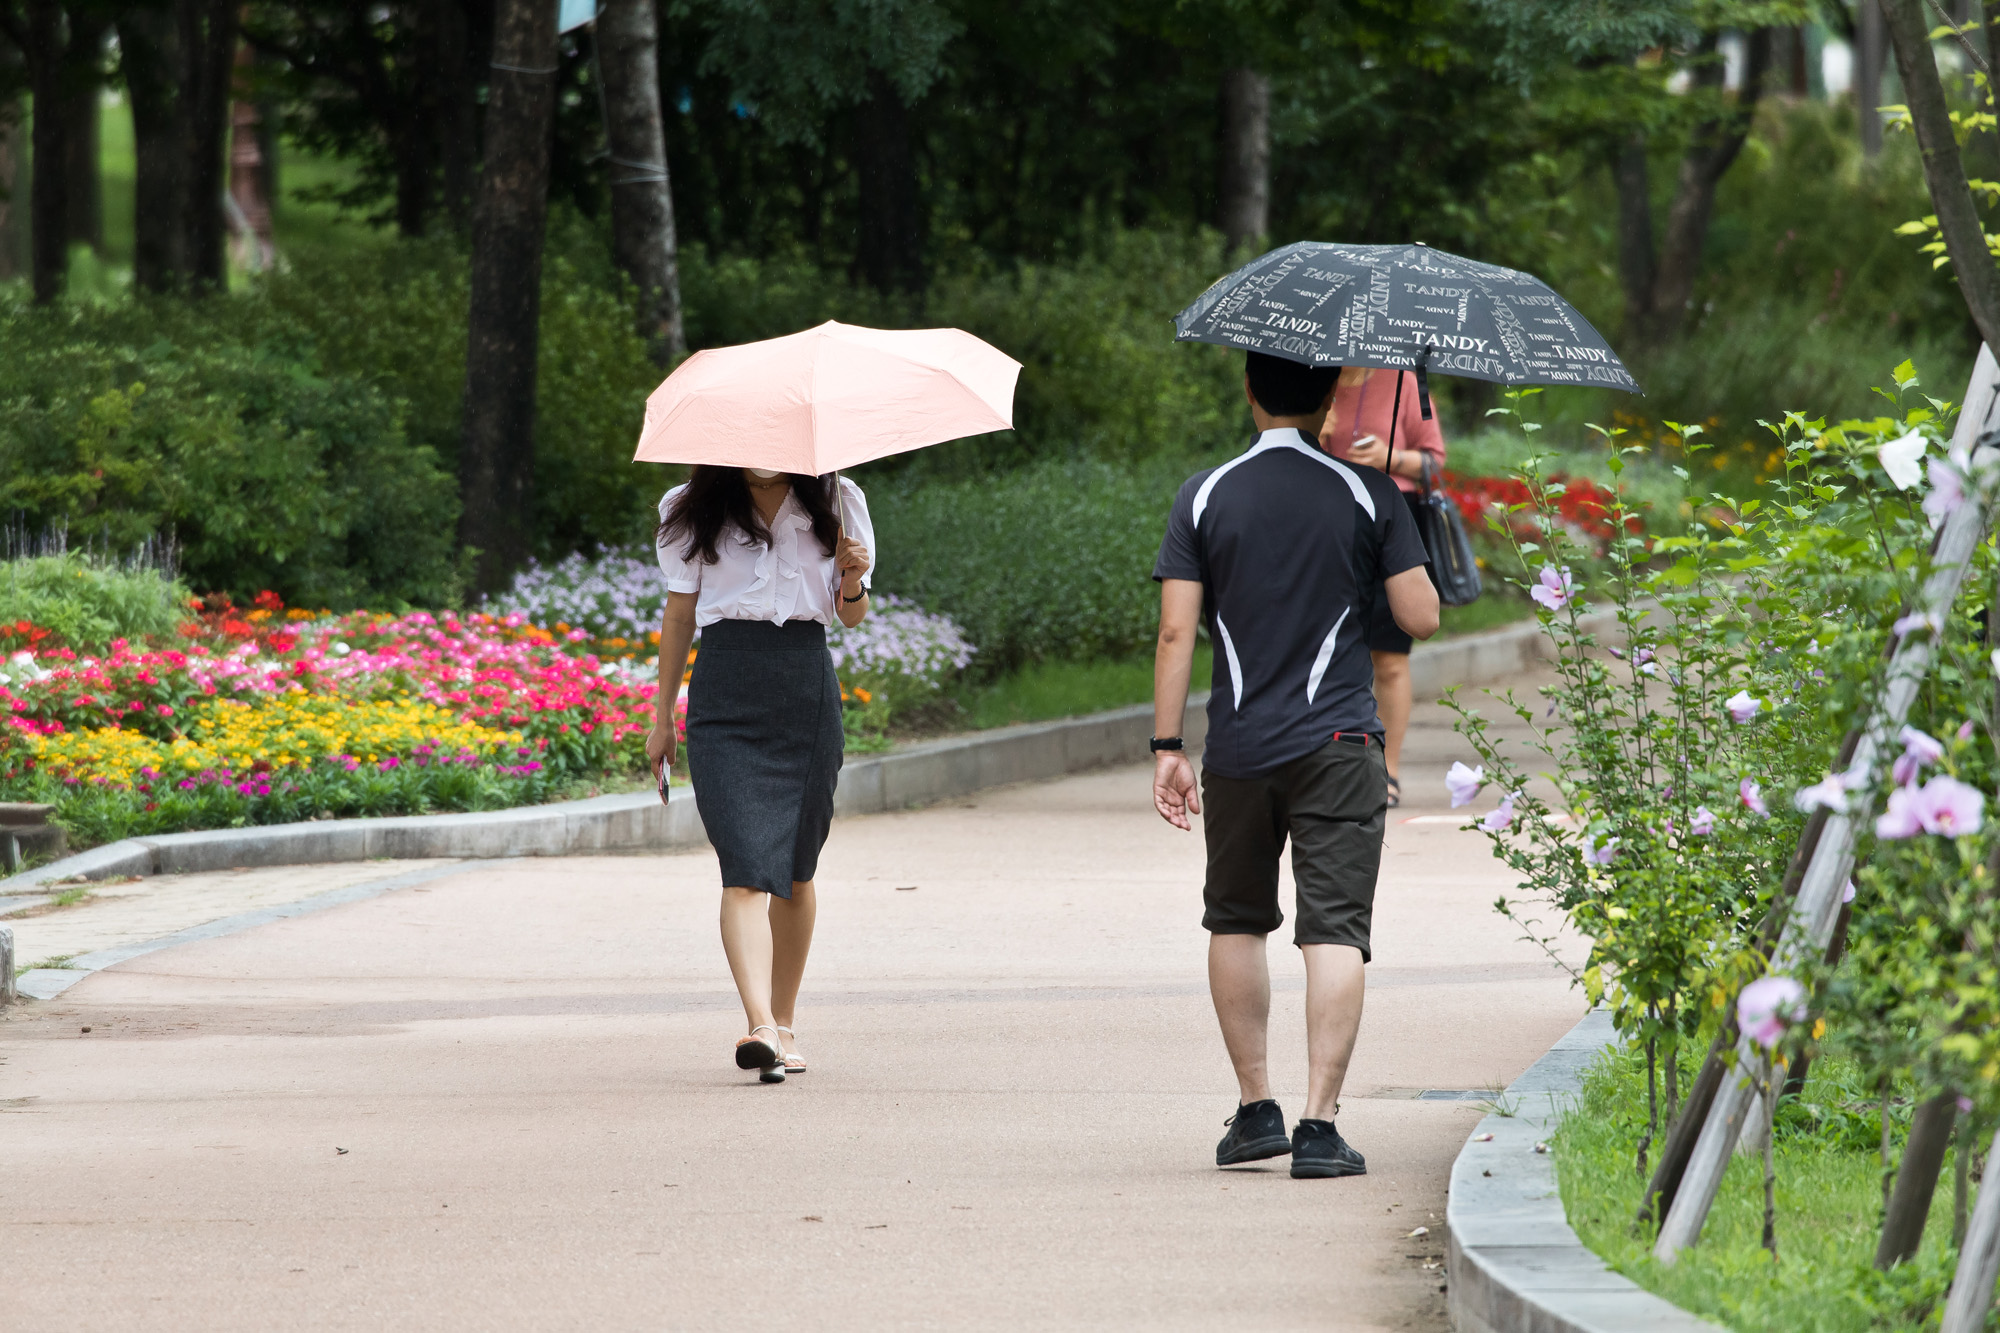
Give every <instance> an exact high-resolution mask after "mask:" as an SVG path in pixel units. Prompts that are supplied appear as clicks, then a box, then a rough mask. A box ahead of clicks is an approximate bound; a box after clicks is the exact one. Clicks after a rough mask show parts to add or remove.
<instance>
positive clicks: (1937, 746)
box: [1896, 727, 1944, 764]
mask: <svg viewBox="0 0 2000 1333" xmlns="http://www.w3.org/2000/svg"><path fill="white" fill-rule="evenodd" d="M1896 739H1897V740H1899V741H1901V742H1902V743H1903V753H1904V754H1907V755H1910V756H1912V757H1914V758H1915V759H1916V761H1917V762H1918V763H1919V764H1935V763H1936V762H1937V761H1938V760H1940V759H1942V758H1944V742H1943V741H1941V740H1939V739H1938V738H1937V737H1935V736H1930V735H1926V734H1925V733H1923V732H1921V731H1918V730H1917V729H1916V728H1915V727H1904V728H1903V729H1902V730H1901V731H1900V732H1898V733H1896Z"/></svg>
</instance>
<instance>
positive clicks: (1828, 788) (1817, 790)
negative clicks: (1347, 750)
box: [1792, 773, 1847, 814]
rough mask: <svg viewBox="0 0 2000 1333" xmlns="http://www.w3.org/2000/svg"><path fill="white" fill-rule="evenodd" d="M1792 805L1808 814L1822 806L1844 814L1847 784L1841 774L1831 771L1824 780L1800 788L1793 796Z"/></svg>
mask: <svg viewBox="0 0 2000 1333" xmlns="http://www.w3.org/2000/svg"><path fill="white" fill-rule="evenodd" d="M1792 805H1793V806H1794V807H1796V808H1797V809H1799V810H1801V811H1803V812H1805V813H1807V814H1810V813H1812V812H1813V811H1814V810H1817V809H1819V808H1820V807H1822V806H1824V807H1826V808H1827V809H1828V810H1831V811H1833V812H1834V813H1836V814H1843V813H1845V812H1846V810H1847V784H1846V783H1845V782H1844V781H1843V780H1842V779H1841V776H1840V774H1838V773H1829V774H1828V775H1827V776H1826V778H1825V779H1824V780H1822V781H1820V782H1816V783H1814V784H1813V785H1812V786H1810V787H1801V788H1799V790H1798V793H1797V794H1796V795H1794V796H1793V797H1792Z"/></svg>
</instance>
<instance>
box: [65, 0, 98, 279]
mask: <svg viewBox="0 0 2000 1333" xmlns="http://www.w3.org/2000/svg"><path fill="white" fill-rule="evenodd" d="M104 33H105V24H104V20H103V19H101V18H98V17H97V16H96V15H94V14H86V13H77V12H75V11H72V12H71V14H70V20H69V49H68V52H67V63H68V66H69V70H68V75H67V78H66V80H65V82H66V83H67V85H68V87H67V90H66V93H65V95H64V97H63V108H62V113H63V118H64V119H65V120H66V121H67V122H68V123H67V124H66V125H65V126H64V129H63V135H64V137H65V138H66V139H67V140H68V155H67V159H66V160H67V166H66V168H65V170H66V174H67V177H68V179H67V181H66V189H67V193H68V196H69V239H70V240H71V241H72V242H79V243H81V244H84V245H87V246H89V247H90V248H91V249H92V250H95V251H97V252H98V253H99V254H102V253H103V252H104V186H103V180H102V177H101V176H100V174H99V171H98V157H99V138H98V122H99V119H100V116H99V114H98V110H99V102H98V99H99V98H100V96H101V95H102V92H103V87H104V79H103V75H102V74H101V73H100V72H99V70H98V62H99V61H100V60H101V59H102V58H103V54H104Z"/></svg>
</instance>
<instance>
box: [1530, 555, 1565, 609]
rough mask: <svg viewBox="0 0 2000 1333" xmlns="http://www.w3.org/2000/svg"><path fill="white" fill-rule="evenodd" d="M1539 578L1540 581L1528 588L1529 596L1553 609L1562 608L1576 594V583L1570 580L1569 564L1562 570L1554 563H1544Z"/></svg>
mask: <svg viewBox="0 0 2000 1333" xmlns="http://www.w3.org/2000/svg"><path fill="white" fill-rule="evenodd" d="M1539 578H1540V582H1539V583H1537V584H1536V585H1535V586H1534V587H1532V588H1530V589H1528V596H1530V597H1532V598H1534V599H1535V600H1536V601H1537V602H1540V603H1541V604H1542V605H1543V606H1545V607H1547V608H1548V609H1549V610H1551V611H1560V610H1562V609H1563V608H1564V607H1565V606H1568V605H1569V603H1570V601H1571V600H1572V599H1573V598H1574V597H1575V596H1576V585H1575V584H1574V583H1572V582H1571V581H1570V577H1569V567H1568V566H1567V565H1565V566H1564V567H1563V568H1562V569H1561V570H1558V569H1557V568H1556V567H1555V566H1554V565H1543V566H1542V572H1541V574H1540V576H1539Z"/></svg>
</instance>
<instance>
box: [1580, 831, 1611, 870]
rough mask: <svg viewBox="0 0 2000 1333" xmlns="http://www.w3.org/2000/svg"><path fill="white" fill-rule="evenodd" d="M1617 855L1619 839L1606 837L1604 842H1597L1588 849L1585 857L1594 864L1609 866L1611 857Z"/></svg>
mask: <svg viewBox="0 0 2000 1333" xmlns="http://www.w3.org/2000/svg"><path fill="white" fill-rule="evenodd" d="M1616 855H1618V839H1616V838H1606V839H1605V840H1604V841H1603V842H1600V843H1595V844H1593V845H1592V846H1590V847H1589V848H1588V849H1586V850H1585V851H1584V854H1583V859H1584V860H1586V861H1588V862H1590V864H1592V865H1594V866H1608V865H1610V864H1611V858H1612V857H1614V856H1616Z"/></svg>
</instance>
